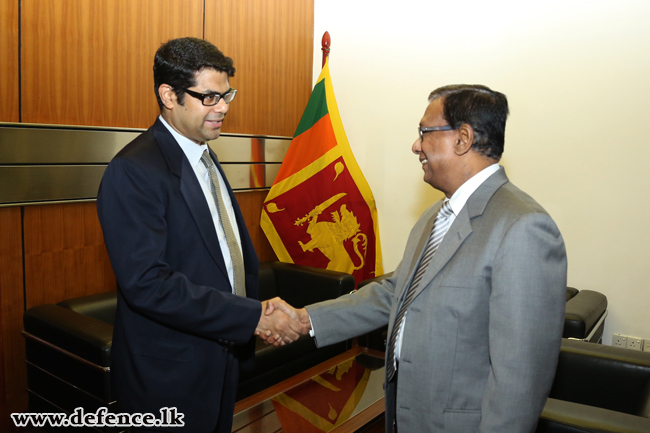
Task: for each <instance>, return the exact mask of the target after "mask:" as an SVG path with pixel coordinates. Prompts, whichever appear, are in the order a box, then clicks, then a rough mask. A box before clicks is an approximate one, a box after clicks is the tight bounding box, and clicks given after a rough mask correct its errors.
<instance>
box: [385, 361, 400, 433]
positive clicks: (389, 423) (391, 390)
mask: <svg viewBox="0 0 650 433" xmlns="http://www.w3.org/2000/svg"><path fill="white" fill-rule="evenodd" d="M397 376H398V374H397V372H396V373H395V376H394V377H393V380H391V381H390V382H387V383H386V392H385V402H386V433H397V406H396V401H397Z"/></svg>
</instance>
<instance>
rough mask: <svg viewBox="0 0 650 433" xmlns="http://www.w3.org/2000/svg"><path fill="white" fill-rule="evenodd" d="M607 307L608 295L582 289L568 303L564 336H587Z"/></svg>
mask: <svg viewBox="0 0 650 433" xmlns="http://www.w3.org/2000/svg"><path fill="white" fill-rule="evenodd" d="M606 309H607V297H605V295H603V294H602V293H598V292H594V291H591V290H581V291H580V292H579V293H578V294H576V295H575V296H574V297H572V298H571V299H569V300H568V301H567V303H566V312H565V314H564V332H563V335H562V337H564V338H585V337H586V336H587V335H588V334H589V331H590V330H591V329H592V328H593V327H594V325H595V324H596V322H598V319H600V316H602V315H603V313H604V312H605V310H606Z"/></svg>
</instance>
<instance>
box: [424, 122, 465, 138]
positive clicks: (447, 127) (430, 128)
mask: <svg viewBox="0 0 650 433" xmlns="http://www.w3.org/2000/svg"><path fill="white" fill-rule="evenodd" d="M453 129H458V128H454V127H453V126H450V125H443V126H424V127H423V126H418V132H419V133H420V141H422V140H424V133H425V132H433V131H451V130H453Z"/></svg>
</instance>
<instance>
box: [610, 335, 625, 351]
mask: <svg viewBox="0 0 650 433" xmlns="http://www.w3.org/2000/svg"><path fill="white" fill-rule="evenodd" d="M612 346H615V347H623V348H625V347H626V346H627V337H626V336H625V335H621V334H614V335H613V336H612Z"/></svg>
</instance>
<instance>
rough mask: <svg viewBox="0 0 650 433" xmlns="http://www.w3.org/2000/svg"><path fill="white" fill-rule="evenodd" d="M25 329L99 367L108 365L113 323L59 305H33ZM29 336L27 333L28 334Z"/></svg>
mask: <svg viewBox="0 0 650 433" xmlns="http://www.w3.org/2000/svg"><path fill="white" fill-rule="evenodd" d="M23 324H24V326H25V332H26V333H28V334H30V335H32V336H34V337H36V338H39V339H41V340H45V341H46V342H47V343H50V344H52V345H54V346H57V347H58V348H60V349H63V350H64V351H67V352H69V353H71V354H73V355H76V356H79V357H81V358H83V359H85V360H87V361H90V362H91V363H94V364H96V365H99V366H102V367H108V366H110V352H111V346H112V342H113V326H112V325H109V324H108V323H105V322H103V321H101V320H98V319H95V318H93V317H88V316H84V315H82V314H79V313H77V312H75V311H72V310H69V309H67V308H63V307H60V306H58V305H52V304H45V305H39V306H37V307H32V308H30V309H29V310H27V311H25V313H24V315H23ZM28 337H29V336H28Z"/></svg>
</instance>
